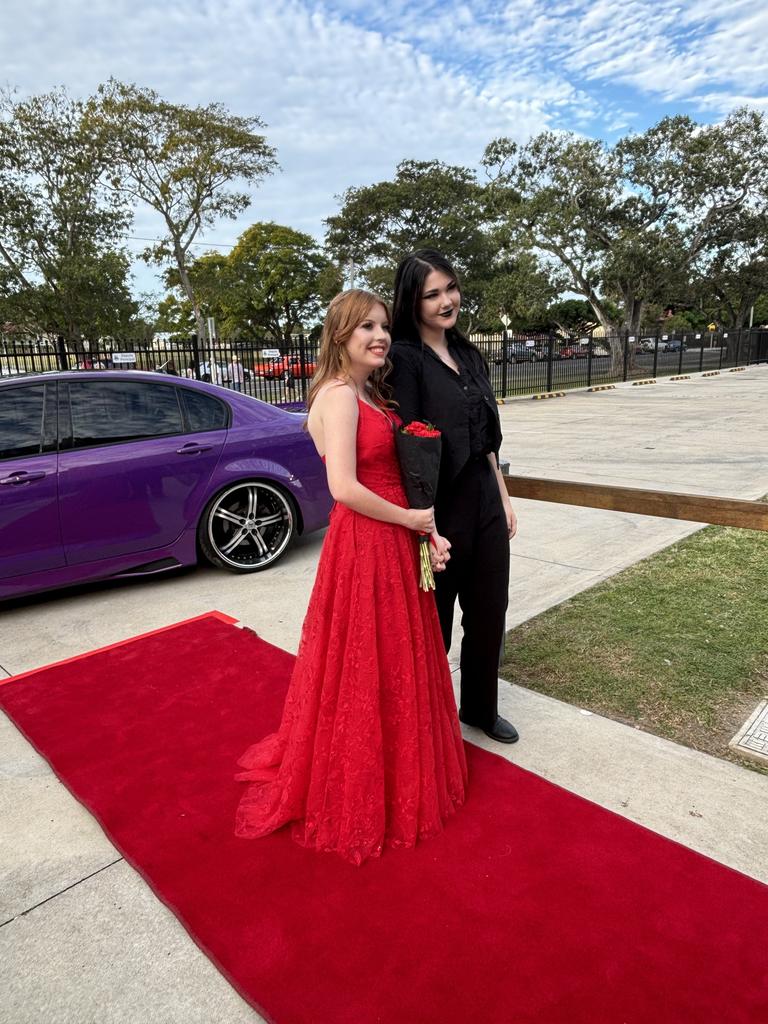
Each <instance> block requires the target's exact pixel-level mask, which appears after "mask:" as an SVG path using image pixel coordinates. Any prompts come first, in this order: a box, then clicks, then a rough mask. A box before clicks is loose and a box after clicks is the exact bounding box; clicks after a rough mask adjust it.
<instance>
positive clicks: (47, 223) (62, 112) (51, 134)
mask: <svg viewBox="0 0 768 1024" xmlns="http://www.w3.org/2000/svg"><path fill="white" fill-rule="evenodd" d="M110 169H111V161H110V153H109V151H108V148H107V147H106V146H105V144H104V140H103V139H102V138H101V137H100V136H99V134H98V133H97V132H94V131H93V128H92V126H91V124H90V122H89V118H88V116H87V110H86V105H85V104H83V103H81V102H80V101H77V100H73V99H71V98H70V97H69V96H68V95H67V93H66V91H65V90H63V89H58V90H55V91H53V92H49V93H45V94H42V95H39V96H33V97H31V98H29V99H26V100H18V99H17V98H16V97H15V96H14V95H13V94H11V93H9V92H5V93H3V94H2V95H0V302H1V303H2V311H3V312H2V316H3V318H4V319H5V320H7V321H10V322H12V323H14V324H15V325H16V326H19V327H23V328H26V329H29V330H35V331H47V332H53V333H61V334H63V335H64V336H66V338H67V339H68V340H69V341H71V342H74V341H77V339H79V338H81V337H82V336H87V337H91V338H94V337H98V336H99V335H102V334H116V333H119V332H121V331H124V330H126V329H127V328H128V327H129V325H130V323H131V321H132V318H133V317H134V316H135V314H136V313H137V310H138V304H137V303H136V302H134V300H133V299H132V297H131V294H130V287H129V261H128V258H127V256H126V254H125V252H124V251H123V250H122V249H121V248H120V246H119V242H118V240H119V238H120V236H121V234H122V233H123V232H124V231H125V229H126V228H127V227H128V225H129V223H130V211H129V209H128V207H127V205H126V203H125V201H124V200H123V199H122V197H121V196H120V195H118V194H117V193H115V192H114V191H112V190H111V189H109V188H107V187H105V184H104V178H105V175H106V174H107V172H109V171H110Z"/></svg>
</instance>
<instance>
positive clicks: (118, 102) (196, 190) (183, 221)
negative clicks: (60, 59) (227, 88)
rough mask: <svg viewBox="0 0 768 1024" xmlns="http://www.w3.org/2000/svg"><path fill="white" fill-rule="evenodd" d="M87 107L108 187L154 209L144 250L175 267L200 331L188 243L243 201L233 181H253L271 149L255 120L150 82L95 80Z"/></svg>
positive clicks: (267, 168)
mask: <svg viewBox="0 0 768 1024" xmlns="http://www.w3.org/2000/svg"><path fill="white" fill-rule="evenodd" d="M90 113H91V118H92V123H93V124H94V126H95V127H96V128H97V129H99V130H100V131H101V134H102V137H103V138H104V139H105V140H106V141H107V142H108V144H109V146H110V147H111V151H112V154H113V160H114V163H115V167H116V171H115V174H114V176H113V179H112V181H113V185H114V187H115V189H117V190H118V191H119V192H120V193H121V194H122V195H124V196H127V197H129V198H130V199H131V200H132V201H135V202H142V203H145V204H147V205H148V206H150V207H151V208H152V209H153V210H155V211H156V212H157V213H158V214H159V215H160V216H161V218H162V220H163V223H164V227H165V235H164V237H163V239H162V240H161V242H160V243H159V244H158V245H156V246H153V247H152V248H150V249H148V250H147V251H146V253H145V258H146V259H148V260H153V261H155V262H157V263H160V264H167V263H169V262H170V263H171V264H172V265H173V266H174V267H175V270H176V271H177V273H178V277H179V283H180V287H181V289H182V290H183V292H184V295H185V296H186V298H187V299H188V301H189V302H190V304H191V306H192V310H193V313H194V318H195V324H196V327H197V332H198V334H199V335H200V336H203V333H204V321H203V314H202V310H201V307H200V302H199V299H198V297H197V295H196V293H195V289H194V286H193V282H192V279H191V277H190V274H189V265H190V263H191V260H190V256H189V252H190V247H191V245H192V243H193V242H194V241H195V239H196V238H197V237H198V235H199V234H200V232H201V231H202V230H203V229H204V228H206V227H211V226H213V225H214V224H215V223H216V222H217V220H219V219H220V218H222V217H223V218H235V217H237V216H238V214H240V213H242V211H243V210H245V209H246V208H247V207H248V206H249V204H250V202H251V197H250V195H249V194H248V193H247V192H244V191H241V190H238V188H237V187H236V184H237V183H238V182H244V183H247V184H250V185H254V184H257V183H258V182H260V181H261V180H262V179H263V178H264V177H265V175H267V174H271V173H272V172H273V171H274V170H275V169H276V166H277V165H276V162H275V154H274V150H273V149H272V147H271V146H269V145H268V144H267V142H266V139H265V138H264V136H263V135H262V134H260V133H259V132H258V129H260V128H262V127H263V122H262V121H261V120H260V118H258V117H237V116H235V115H233V114H230V113H229V112H228V111H227V110H226V109H225V108H224V107H223V106H222V105H221V104H219V103H211V104H209V105H208V106H205V107H187V106H183V105H181V104H174V103H169V102H167V101H166V100H164V99H162V98H161V97H160V96H158V94H157V93H156V92H154V91H153V90H151V89H143V88H140V87H138V86H136V85H126V84H124V83H122V82H118V81H115V80H114V79H110V81H109V82H108V83H107V84H106V85H104V86H100V88H99V98H98V102H94V103H92V104H91V107H90Z"/></svg>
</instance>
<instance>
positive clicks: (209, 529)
mask: <svg viewBox="0 0 768 1024" xmlns="http://www.w3.org/2000/svg"><path fill="white" fill-rule="evenodd" d="M297 531H298V517H297V514H296V509H295V507H294V504H293V500H292V499H291V497H290V495H289V494H287V493H286V492H285V491H284V490H283V489H282V487H280V486H279V485H277V484H275V483H272V482H271V481H265V480H241V481H240V482H239V483H236V484H231V485H230V486H229V487H226V488H225V489H224V490H223V491H220V492H219V493H218V494H216V495H215V496H214V497H213V498H211V500H210V501H209V502H208V504H207V505H206V506H205V511H204V512H203V514H202V516H201V517H200V522H199V523H198V526H197V540H198V544H199V546H200V551H201V552H202V554H203V556H204V558H205V559H206V561H208V562H210V564H211V565H215V566H216V567H217V568H218V569H226V570H227V571H228V572H234V573H250V572H262V571H263V570H264V569H269V568H270V567H271V566H273V565H274V564H275V563H276V562H278V561H279V560H280V559H281V558H282V557H283V555H284V554H285V553H286V551H287V550H288V548H289V547H290V546H291V544H292V543H293V541H294V539H295V537H296V533H297Z"/></svg>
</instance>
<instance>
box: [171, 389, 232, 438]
mask: <svg viewBox="0 0 768 1024" xmlns="http://www.w3.org/2000/svg"><path fill="white" fill-rule="evenodd" d="M179 393H180V395H181V404H182V405H183V406H184V416H185V418H186V421H187V430H189V431H192V432H193V433H194V432H197V431H200V430H223V429H224V428H225V427H227V426H228V425H229V409H228V408H227V406H226V405H225V404H224V403H223V402H220V401H219V400H218V398H213V397H212V396H211V395H203V394H201V393H200V392H199V391H193V390H192V388H179Z"/></svg>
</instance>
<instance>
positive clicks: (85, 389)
mask: <svg viewBox="0 0 768 1024" xmlns="http://www.w3.org/2000/svg"><path fill="white" fill-rule="evenodd" d="M69 400H70V409H71V415H72V443H73V446H74V447H75V448H82V447H85V446H87V445H94V444H114V443H115V442H118V441H131V440H134V439H136V438H140V437H160V436H162V435H164V434H181V433H183V426H182V419H181V409H180V408H179V402H178V399H177V398H176V388H175V387H173V386H171V385H167V384H146V383H140V382H138V381H137V382H136V383H134V382H133V381H116V380H114V381H106V380H105V381H88V382H83V383H79V382H76V383H72V384H70V385H69Z"/></svg>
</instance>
